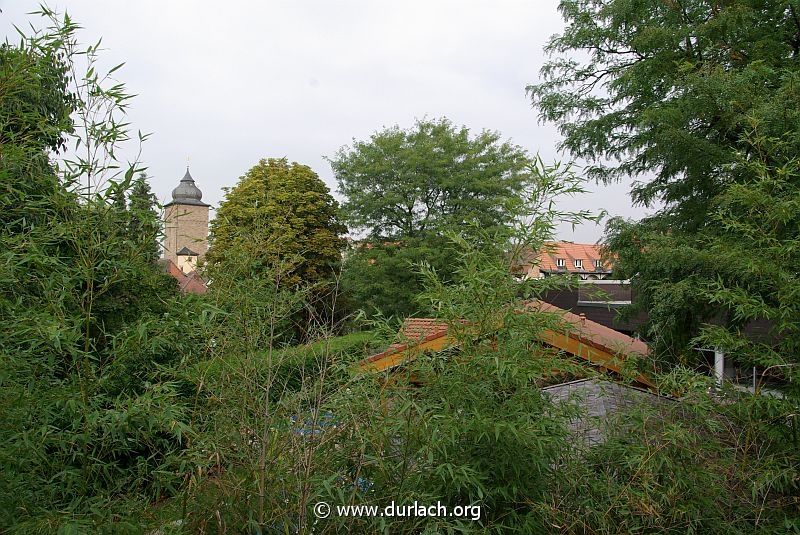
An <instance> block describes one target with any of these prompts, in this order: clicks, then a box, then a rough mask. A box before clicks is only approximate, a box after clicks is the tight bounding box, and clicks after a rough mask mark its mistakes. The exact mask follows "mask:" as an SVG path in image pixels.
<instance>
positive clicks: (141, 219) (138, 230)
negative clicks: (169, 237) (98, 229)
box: [128, 173, 161, 262]
mask: <svg viewBox="0 0 800 535" xmlns="http://www.w3.org/2000/svg"><path fill="white" fill-rule="evenodd" d="M128 202H129V210H130V222H129V223H128V230H129V231H130V235H131V236H132V237H133V239H134V241H135V242H136V243H138V244H140V246H141V248H142V256H143V257H144V258H145V259H147V260H149V261H151V262H155V261H156V260H158V257H159V256H160V249H159V245H158V237H159V235H160V232H161V225H160V220H159V214H158V212H157V211H156V208H157V207H158V200H157V199H156V196H155V194H154V193H153V192H152V191H151V190H150V184H149V183H148V181H147V174H146V173H140V174H139V176H138V177H137V178H136V180H134V182H133V185H132V186H131V191H130V195H129V198H128Z"/></svg>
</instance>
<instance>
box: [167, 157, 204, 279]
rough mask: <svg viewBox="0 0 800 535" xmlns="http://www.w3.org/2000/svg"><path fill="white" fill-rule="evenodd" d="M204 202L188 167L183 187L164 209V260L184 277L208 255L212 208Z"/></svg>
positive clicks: (182, 181) (177, 190)
mask: <svg viewBox="0 0 800 535" xmlns="http://www.w3.org/2000/svg"><path fill="white" fill-rule="evenodd" d="M202 198H203V192H201V191H200V189H199V188H198V187H197V186H196V185H195V183H194V179H193V178H192V175H191V174H189V167H188V166H187V167H186V174H185V175H183V178H182V179H181V182H180V184H178V187H177V188H175V189H174V190H172V201H170V202H169V203H167V204H165V205H164V210H165V214H164V234H165V240H164V258H165V259H167V260H171V261H172V262H174V263H175V265H177V266H178V267H179V268H180V269H181V271H183V272H184V273H190V272H192V271H194V268H195V266H196V265H197V261H198V260H200V259H202V258H203V257H204V256H205V254H206V251H208V210H209V205H208V204H206V203H204V202H203V201H202V200H201V199H202Z"/></svg>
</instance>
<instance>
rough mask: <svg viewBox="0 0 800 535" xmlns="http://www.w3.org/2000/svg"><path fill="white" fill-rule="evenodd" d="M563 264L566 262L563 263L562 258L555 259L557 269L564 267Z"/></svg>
mask: <svg viewBox="0 0 800 535" xmlns="http://www.w3.org/2000/svg"><path fill="white" fill-rule="evenodd" d="M565 264H566V262H564V259H563V258H556V265H557V266H558V267H564V265H565Z"/></svg>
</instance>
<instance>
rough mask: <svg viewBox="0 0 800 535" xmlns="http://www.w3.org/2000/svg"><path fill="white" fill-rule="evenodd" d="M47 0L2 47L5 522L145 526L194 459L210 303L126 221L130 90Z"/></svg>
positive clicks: (29, 526)
mask: <svg viewBox="0 0 800 535" xmlns="http://www.w3.org/2000/svg"><path fill="white" fill-rule="evenodd" d="M39 14H40V15H42V16H43V17H44V19H45V21H46V24H47V27H46V28H45V29H44V30H42V31H36V30H34V33H33V35H32V36H30V37H23V38H22V39H21V42H20V44H19V46H18V47H11V46H7V47H1V48H0V127H1V128H0V142H1V143H2V144H1V146H0V207H2V210H0V213H1V215H0V218H2V219H1V220H0V254H1V255H2V262H0V362H2V368H3V380H2V381H1V382H0V405H2V407H3V425H2V426H0V443H2V448H0V467H2V473H3V477H2V478H0V503H2V507H0V531H4V532H5V531H12V532H13V531H16V532H25V533H47V532H53V531H64V532H84V531H85V532H103V531H107V530H109V529H110V530H114V531H118V530H120V529H121V530H123V531H132V532H137V531H142V530H143V529H144V528H143V527H142V526H141V525H139V526H138V527H137V526H136V524H141V523H142V522H143V521H142V519H141V507H140V504H141V503H142V502H149V501H152V500H154V499H156V498H159V497H161V496H164V495H167V494H169V493H170V492H172V491H173V490H174V489H175V488H176V487H177V485H178V484H180V481H181V480H182V475H181V474H180V471H181V468H180V467H181V466H185V464H182V463H186V462H188V458H187V457H185V453H186V437H187V436H188V435H189V434H190V430H189V420H188V419H187V418H186V416H187V415H188V411H189V407H190V406H189V405H187V404H186V401H187V400H186V396H187V394H185V393H184V392H182V391H181V388H183V387H184V386H187V385H186V384H185V383H179V382H178V373H177V372H178V367H179V366H183V365H186V364H188V363H189V362H192V361H193V359H194V358H195V357H196V356H197V355H200V354H202V351H200V350H199V348H200V347H202V344H204V343H205V342H204V341H203V340H202V339H200V338H201V336H197V335H196V334H195V333H196V331H195V328H196V327H197V325H198V324H196V323H194V324H192V325H191V326H190V325H189V323H190V322H194V321H200V319H201V318H202V317H203V315H202V314H201V313H199V311H198V314H196V315H195V314H192V313H191V311H193V310H197V309H195V308H194V306H193V302H192V301H179V296H178V291H177V287H176V284H175V281H174V280H172V279H171V278H170V277H168V276H167V275H164V274H163V273H160V272H159V271H158V269H157V266H156V265H155V264H154V263H153V262H152V261H149V260H147V259H145V258H143V257H142V256H141V255H140V251H139V250H138V248H137V247H136V245H135V243H134V242H133V241H132V240H131V239H129V238H128V236H127V233H126V232H122V231H121V230H122V229H124V227H122V226H121V223H123V224H124V222H125V217H124V216H125V213H124V210H125V205H126V195H127V193H128V191H129V189H130V185H131V180H132V178H133V176H134V173H135V172H136V168H137V164H135V163H134V164H129V165H128V166H126V167H123V164H122V163H121V162H119V160H118V159H117V158H116V157H115V156H114V154H115V152H116V153H119V152H120V151H119V150H118V149H119V144H120V143H121V142H122V141H124V140H126V139H128V136H127V134H126V130H125V127H126V125H127V123H126V121H125V120H124V113H125V109H126V107H127V103H128V100H129V99H130V95H128V94H127V93H126V91H125V89H124V86H123V85H122V84H119V83H117V82H116V81H114V82H113V83H110V81H109V78H108V76H107V75H104V74H103V73H102V72H101V71H100V70H99V66H98V63H99V60H98V45H93V46H88V47H82V46H81V45H80V44H79V43H78V42H77V38H76V32H77V30H78V26H77V25H76V24H75V23H74V22H72V20H71V19H70V18H69V17H68V16H66V15H64V16H63V17H61V16H57V15H56V14H55V13H53V12H52V11H50V10H48V9H47V8H44V7H43V8H41V12H40V13H39ZM81 67H85V69H86V70H83V69H82V68H81ZM113 70H116V68H115V69H113ZM76 125H77V126H76ZM67 143H68V144H69V146H70V148H73V147H74V150H71V151H66V146H67ZM56 161H58V165H56V163H55V162H56ZM194 303H196V302H194ZM190 388H191V387H190ZM190 388H188V389H187V390H189V389H190ZM128 500H129V501H128ZM136 502H138V505H136V506H132V505H131V504H132V503H136ZM133 509H135V516H134V514H131V511H132V510H133ZM111 524H113V526H111Z"/></svg>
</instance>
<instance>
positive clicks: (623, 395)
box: [542, 379, 673, 446]
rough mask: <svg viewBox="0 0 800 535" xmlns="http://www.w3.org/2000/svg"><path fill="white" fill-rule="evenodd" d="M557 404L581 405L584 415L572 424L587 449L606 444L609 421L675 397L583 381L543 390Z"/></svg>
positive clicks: (570, 424)
mask: <svg viewBox="0 0 800 535" xmlns="http://www.w3.org/2000/svg"><path fill="white" fill-rule="evenodd" d="M542 392H544V393H545V394H546V395H547V396H548V397H549V398H550V399H551V400H552V401H553V402H554V403H556V404H561V403H577V404H578V406H579V408H580V409H581V411H580V412H581V414H580V416H578V417H575V418H573V419H572V420H571V421H570V423H569V429H570V434H571V435H573V436H574V437H575V438H577V439H578V440H577V441H578V442H580V443H583V444H584V445H586V446H591V445H594V444H599V443H601V442H603V441H604V437H603V430H604V429H605V428H606V427H607V424H608V423H609V419H611V418H613V416H614V415H615V414H616V413H617V412H619V411H624V410H625V409H628V408H631V407H633V406H636V405H641V404H645V405H651V406H658V405H660V404H661V403H663V402H668V401H673V399H672V398H668V397H664V396H659V395H657V394H653V393H651V392H649V391H647V390H643V389H641V388H636V387H633V386H629V385H623V384H619V383H612V382H611V381H605V380H602V379H581V380H579V381H572V382H569V383H563V384H559V385H553V386H548V387H546V388H542Z"/></svg>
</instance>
